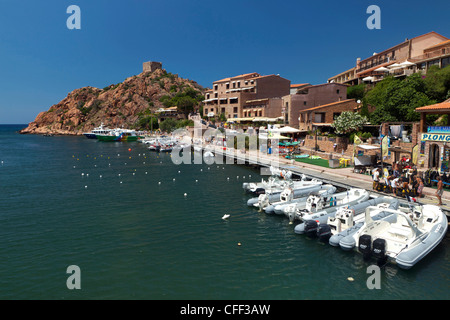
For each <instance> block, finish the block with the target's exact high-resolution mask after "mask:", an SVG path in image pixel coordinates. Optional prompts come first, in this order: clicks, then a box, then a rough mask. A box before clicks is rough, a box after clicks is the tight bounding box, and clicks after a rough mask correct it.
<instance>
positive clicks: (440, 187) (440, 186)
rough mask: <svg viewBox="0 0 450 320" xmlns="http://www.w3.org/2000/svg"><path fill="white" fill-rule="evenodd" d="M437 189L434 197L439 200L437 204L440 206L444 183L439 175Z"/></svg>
mask: <svg viewBox="0 0 450 320" xmlns="http://www.w3.org/2000/svg"><path fill="white" fill-rule="evenodd" d="M437 181H438V183H437V191H436V197H437V198H438V200H439V203H438V206H442V194H443V193H444V183H443V182H442V178H441V176H438V177H437Z"/></svg>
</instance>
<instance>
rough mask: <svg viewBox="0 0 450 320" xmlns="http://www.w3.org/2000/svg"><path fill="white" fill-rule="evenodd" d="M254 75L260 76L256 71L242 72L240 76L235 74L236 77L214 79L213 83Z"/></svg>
mask: <svg viewBox="0 0 450 320" xmlns="http://www.w3.org/2000/svg"><path fill="white" fill-rule="evenodd" d="M252 75H256V76H259V74H258V73H256V72H252V73H245V74H241V75H239V76H234V77H229V78H225V79H222V80H217V81H214V82H213V83H216V82H224V81H231V80H233V79H240V78H245V77H250V76H252Z"/></svg>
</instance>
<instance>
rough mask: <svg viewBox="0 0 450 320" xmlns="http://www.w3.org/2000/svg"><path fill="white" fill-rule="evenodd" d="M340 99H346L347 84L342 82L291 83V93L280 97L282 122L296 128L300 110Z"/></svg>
mask: <svg viewBox="0 0 450 320" xmlns="http://www.w3.org/2000/svg"><path fill="white" fill-rule="evenodd" d="M342 100H347V86H346V85H344V84H340V83H325V84H319V85H310V84H308V83H306V84H298V85H292V86H291V93H290V94H289V95H286V96H283V97H282V104H283V107H282V110H281V112H282V116H283V119H284V123H285V124H288V125H289V126H291V127H294V128H298V125H299V113H300V112H301V111H302V110H305V109H309V108H313V107H317V106H321V105H325V104H328V103H332V102H337V101H342Z"/></svg>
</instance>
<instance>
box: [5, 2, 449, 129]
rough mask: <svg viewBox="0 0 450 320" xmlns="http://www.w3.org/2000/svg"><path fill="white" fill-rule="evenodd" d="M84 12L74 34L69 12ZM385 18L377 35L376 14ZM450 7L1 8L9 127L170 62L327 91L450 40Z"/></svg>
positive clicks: (187, 69) (188, 73)
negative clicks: (384, 62) (420, 44)
mask: <svg viewBox="0 0 450 320" xmlns="http://www.w3.org/2000/svg"><path fill="white" fill-rule="evenodd" d="M70 5H78V6H79V7H80V9H81V30H69V29H68V28H67V27H66V20H67V18H68V17H69V16H70V15H69V14H67V13H66V10H67V7H69V6H70ZM370 5H378V6H379V7H380V9H381V29H380V30H369V29H368V28H367V27H366V20H367V19H368V17H369V14H367V13H366V10H367V8H368V6H370ZM449 9H450V2H449V1H448V0H434V1H430V2H429V3H425V2H423V1H416V0H411V1H384V0H383V1H379V0H373V1H372V0H370V1H367V0H343V1H336V0H334V1H330V0H322V1H314V2H313V1H301V0H295V1H290V0H279V1H268V0H239V1H238V0H228V1H217V0H216V1H214V0H209V1H206V0H189V1H187V0H128V1H115V0H89V1H87V0H70V1H65V0H45V1H32V0H0V77H1V78H0V79H1V80H0V123H3V124H5V123H28V122H30V121H33V120H34V118H35V117H36V115H37V114H38V113H39V112H41V111H46V110H48V108H49V107H50V106H51V105H53V104H56V103H58V102H59V101H60V100H62V99H63V98H64V97H66V96H67V94H68V93H69V92H70V91H72V90H74V89H77V88H81V87H84V86H94V87H99V88H103V87H105V86H107V85H109V84H111V83H118V82H122V81H123V80H124V79H125V78H127V77H129V76H132V75H135V74H139V73H140V72H141V70H142V62H144V61H150V60H153V61H161V62H162V63H163V67H164V68H165V69H166V70H167V71H168V72H172V73H177V74H179V75H180V76H181V77H183V78H189V79H192V80H195V81H197V82H198V83H199V84H201V85H203V86H205V87H211V84H212V82H213V81H215V80H218V79H222V78H225V77H229V76H234V75H238V74H243V73H249V72H258V73H260V74H263V75H264V74H280V75H281V76H282V77H285V78H287V79H289V80H291V82H292V83H304V82H309V83H312V84H319V83H324V82H326V81H327V79H328V78H329V77H330V76H333V75H335V74H337V73H340V72H342V71H345V70H347V69H349V68H351V67H353V66H354V64H355V61H356V58H357V57H361V58H366V57H368V56H370V55H372V53H373V52H376V51H381V50H383V49H386V48H389V47H391V46H394V45H396V44H398V43H400V42H402V41H404V40H405V38H412V37H415V36H418V35H421V34H424V33H427V32H430V31H436V32H438V33H440V34H442V35H444V36H447V37H450V19H448V12H449Z"/></svg>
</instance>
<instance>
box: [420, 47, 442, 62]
mask: <svg viewBox="0 0 450 320" xmlns="http://www.w3.org/2000/svg"><path fill="white" fill-rule="evenodd" d="M447 54H450V48H444V49H439V50H436V51H433V52H428V53H425V54H422V55H420V56H417V57H413V58H412V59H414V60H416V61H417V60H426V59H432V58H437V57H440V56H444V55H447Z"/></svg>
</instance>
